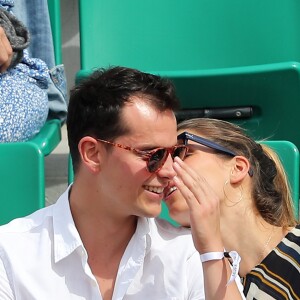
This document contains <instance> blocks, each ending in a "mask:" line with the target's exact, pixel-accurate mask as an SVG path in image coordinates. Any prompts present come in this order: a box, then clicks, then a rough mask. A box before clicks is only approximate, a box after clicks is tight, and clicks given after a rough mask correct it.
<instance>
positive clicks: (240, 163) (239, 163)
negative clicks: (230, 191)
mask: <svg viewBox="0 0 300 300" xmlns="http://www.w3.org/2000/svg"><path fill="white" fill-rule="evenodd" d="M233 161H234V162H233V168H232V169H231V171H230V182H231V183H238V182H240V181H241V180H243V179H244V178H245V176H247V175H248V171H249V169H250V162H249V160H248V159H247V158H246V157H244V156H235V157H234V158H233Z"/></svg>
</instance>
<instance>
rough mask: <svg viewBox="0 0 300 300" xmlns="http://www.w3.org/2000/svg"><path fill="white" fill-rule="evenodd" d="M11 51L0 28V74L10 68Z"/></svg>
mask: <svg viewBox="0 0 300 300" xmlns="http://www.w3.org/2000/svg"><path fill="white" fill-rule="evenodd" d="M12 55H13V50H12V47H11V45H10V42H9V40H8V39H7V37H6V34H5V32H4V29H3V28H2V27H0V73H3V72H5V71H6V70H7V69H8V67H9V66H10V63H11V60H12Z"/></svg>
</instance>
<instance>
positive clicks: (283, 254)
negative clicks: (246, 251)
mask: <svg viewBox="0 0 300 300" xmlns="http://www.w3.org/2000/svg"><path fill="white" fill-rule="evenodd" d="M299 264H300V225H297V226H296V227H295V228H293V229H292V230H291V231H290V232H289V233H288V234H287V235H286V236H285V237H284V238H283V240H282V241H281V242H280V243H279V244H278V246H277V247H276V248H274V249H273V250H272V251H271V252H270V254H269V255H268V256H266V257H265V259H264V260H263V261H262V262H261V263H260V264H259V265H257V266H256V267H255V268H254V269H252V271H251V272H250V273H248V274H247V275H246V277H245V279H244V282H243V284H244V294H245V296H246V299H257V300H260V299H262V300H269V299H276V300H281V299H300V266H299Z"/></svg>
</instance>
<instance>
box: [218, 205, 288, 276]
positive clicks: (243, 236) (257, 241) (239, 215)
mask: <svg viewBox="0 0 300 300" xmlns="http://www.w3.org/2000/svg"><path fill="white" fill-rule="evenodd" d="M221 209H222V213H221V215H222V217H221V233H222V239H223V242H224V246H225V248H226V250H227V251H230V250H236V251H237V252H238V253H239V254H240V256H241V258H242V260H241V263H240V272H239V274H240V276H242V277H243V276H245V275H246V274H247V273H249V272H250V271H251V270H252V269H253V268H254V267H255V266H256V265H258V264H259V263H260V262H261V261H262V260H263V259H264V258H265V257H266V256H267V255H268V254H269V253H270V252H271V251H272V249H273V248H274V247H276V246H277V245H278V243H279V242H280V241H281V240H282V238H283V237H284V236H285V234H286V233H287V230H284V229H283V228H282V227H276V226H274V225H271V224H269V223H267V222H266V221H265V220H264V219H263V218H262V217H261V216H259V215H257V214H254V212H253V210H252V209H250V208H249V207H247V208H246V207H241V206H240V207H222V208H221Z"/></svg>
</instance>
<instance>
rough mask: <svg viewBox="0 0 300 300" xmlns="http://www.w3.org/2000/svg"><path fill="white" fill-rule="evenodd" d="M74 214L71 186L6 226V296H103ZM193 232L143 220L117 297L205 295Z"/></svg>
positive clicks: (2, 271)
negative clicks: (43, 205)
mask: <svg viewBox="0 0 300 300" xmlns="http://www.w3.org/2000/svg"><path fill="white" fill-rule="evenodd" d="M87 260H88V256H87V252H86V250H85V248H84V246H83V244H82V241H81V239H80V236H79V233H78V231H77V229H76V227H75V225H74V221H73V218H72V215H71V211H70V206H69V200H68V190H67V191H66V192H65V193H64V194H63V195H62V196H61V197H60V198H59V199H58V201H57V202H56V203H55V204H54V205H51V206H48V207H46V208H44V209H41V210H39V211H37V212H35V213H33V214H32V215H30V216H28V217H25V218H21V219H16V220H14V221H12V222H10V223H9V224H7V225H4V226H1V227H0V299H1V300H7V299H17V300H20V299H22V300H35V299H36V300H47V299H49V300H50V299H51V300H54V299H55V300H60V299H61V300H68V299H72V300H73V299H74V300H75V299H76V300H77V299H88V300H96V299H97V300H98V299H102V297H101V293H100V289H99V286H98V284H97V281H96V279H95V277H94V275H93V274H92V272H91V269H90V267H89V265H88V263H87ZM202 272H203V271H202V265H201V262H200V258H199V254H198V252H197V251H196V250H195V248H194V245H193V242H192V238H191V234H190V231H189V230H188V229H184V228H175V227H173V226H172V225H170V224H169V223H168V222H166V221H163V220H155V219H147V218H139V221H138V225H137V229H136V232H135V234H134V235H133V237H132V239H131V241H130V242H129V244H128V246H127V248H126V251H125V253H124V255H123V257H122V260H121V262H120V266H119V270H118V274H117V279H116V283H115V287H114V293H113V297H112V299H113V300H117V299H118V300H119V299H124V300H129V299H130V300H133V299H135V300H147V299H149V300H150V299H151V300H153V299H155V300H160V299H161V300H168V299H173V300H175V299H180V300H183V299H197V300H201V299H204V287H203V273H202Z"/></svg>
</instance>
